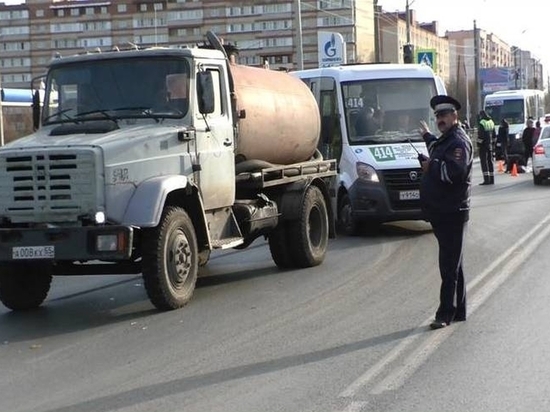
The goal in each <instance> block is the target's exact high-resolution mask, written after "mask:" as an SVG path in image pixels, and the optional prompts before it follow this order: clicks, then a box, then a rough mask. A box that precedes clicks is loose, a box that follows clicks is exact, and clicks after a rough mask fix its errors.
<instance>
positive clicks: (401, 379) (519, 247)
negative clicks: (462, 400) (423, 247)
mask: <svg viewBox="0 0 550 412" xmlns="http://www.w3.org/2000/svg"><path fill="white" fill-rule="evenodd" d="M549 222H550V215H548V216H546V217H545V218H544V219H543V220H542V221H540V222H539V223H538V224H537V225H536V226H535V227H533V228H532V229H531V230H530V231H529V232H528V233H527V234H525V235H524V236H523V237H522V238H521V239H519V240H518V241H517V242H516V243H515V244H514V245H513V246H512V247H510V248H509V249H508V250H507V251H506V252H505V253H503V254H502V255H501V256H500V257H499V258H498V259H496V260H495V261H494V262H493V263H492V264H491V265H489V266H488V267H487V268H486V269H485V270H484V271H483V272H482V273H481V274H480V275H478V276H477V277H476V278H474V279H472V281H471V282H469V283H468V284H467V290H468V291H470V290H471V289H473V288H474V287H475V286H477V285H478V284H479V283H480V282H481V281H483V280H484V279H485V278H487V277H488V276H489V275H490V274H492V273H494V276H493V277H492V278H491V279H490V280H489V281H488V282H487V283H486V284H485V285H483V286H482V287H481V288H480V289H479V290H478V291H476V292H475V293H474V294H473V296H471V297H470V296H469V297H468V299H469V303H468V313H469V315H471V314H473V313H474V312H475V311H476V310H477V308H479V307H480V306H481V305H482V304H483V302H485V301H486V300H487V299H488V298H489V297H490V296H491V295H492V294H493V293H494V292H495V291H496V290H497V289H498V287H499V286H500V285H502V284H503V283H504V282H505V281H506V280H507V279H508V278H509V277H510V276H511V275H512V274H513V273H514V272H515V270H516V269H517V268H518V267H519V266H520V265H521V264H523V263H524V262H525V261H526V260H527V258H528V257H529V256H530V255H531V254H532V253H534V252H535V251H536V249H537V247H538V246H539V245H540V244H541V243H542V242H543V241H544V240H545V239H546V238H547V237H548V236H549V234H550V225H548V223H549ZM497 268H498V269H499V270H498V272H497V270H496V269H497ZM431 321H432V318H429V319H427V320H426V321H424V322H423V323H422V324H421V325H419V327H417V328H416V329H414V330H413V331H411V333H410V335H409V336H407V337H406V338H404V339H403V340H402V341H401V343H400V344H398V345H397V346H396V347H395V348H393V349H392V350H391V351H390V352H389V353H388V354H387V355H386V356H384V357H383V358H381V359H380V360H379V361H378V362H377V363H376V364H374V365H373V366H372V367H371V368H369V369H368V370H367V371H365V373H364V374H363V375H361V376H360V377H359V378H358V379H356V380H355V381H354V382H353V383H352V384H351V385H349V386H348V387H347V388H346V389H345V390H344V391H342V392H341V393H340V394H339V395H338V396H339V397H340V398H351V397H354V396H355V395H356V394H357V392H358V391H359V390H362V389H363V388H365V387H367V386H368V385H371V384H372V385H373V387H372V388H371V389H370V390H369V393H370V394H373V395H375V394H380V393H383V392H385V391H388V390H395V389H397V388H399V387H401V386H403V385H404V384H405V382H406V380H407V379H408V378H409V377H410V376H411V375H412V374H413V373H414V372H415V371H416V370H417V369H418V368H419V367H420V366H421V365H422V364H423V363H424V362H426V360H427V359H428V358H429V356H430V355H431V354H432V353H433V352H435V351H436V350H437V349H438V347H439V346H440V345H441V344H442V343H443V342H445V340H446V339H447V338H448V337H449V336H451V334H452V333H453V331H454V330H455V327H454V326H453V325H451V326H450V327H448V328H445V329H442V330H438V331H434V332H433V333H430V334H429V335H426V334H425V333H418V332H419V331H425V329H426V327H427V326H428V325H429V323H430V322H431ZM421 338H422V339H423V342H422V343H421V344H420V345H419V346H418V347H417V348H416V349H414V350H413V351H412V352H411V354H410V355H409V356H407V357H406V358H405V359H404V360H403V361H402V362H400V363H399V365H397V366H396V367H394V368H393V369H390V371H389V373H388V374H387V375H386V376H385V378H383V379H382V380H380V381H379V382H376V381H375V379H376V378H377V377H378V376H379V375H381V374H382V372H383V371H384V370H386V369H387V368H388V366H389V365H390V364H391V363H392V362H394V361H395V360H396V359H397V358H399V357H400V356H402V355H404V354H405V352H406V351H410V350H411V347H412V345H413V344H414V343H415V342H416V341H417V340H419V339H421ZM358 403H360V402H351V403H350V407H351V405H353V404H358ZM362 406H365V403H364V402H363V405H362ZM359 410H361V409H359Z"/></svg>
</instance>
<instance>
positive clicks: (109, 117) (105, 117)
mask: <svg viewBox="0 0 550 412" xmlns="http://www.w3.org/2000/svg"><path fill="white" fill-rule="evenodd" d="M91 114H102V115H103V118H99V119H98V118H94V117H89V118H86V119H81V118H82V117H83V116H89V115H91ZM76 117H78V118H79V120H80V121H82V120H103V119H107V120H111V121H113V122H115V123H117V124H118V119H117V118H116V117H113V116H111V115H110V114H109V113H107V111H106V110H103V109H96V110H90V111H89V112H83V113H78V114H77V115H76Z"/></svg>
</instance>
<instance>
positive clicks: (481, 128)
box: [477, 110, 497, 185]
mask: <svg viewBox="0 0 550 412" xmlns="http://www.w3.org/2000/svg"><path fill="white" fill-rule="evenodd" d="M496 139H497V135H496V131H495V123H494V122H493V119H491V118H490V117H489V115H488V114H487V113H486V112H485V110H482V111H481V112H479V125H478V128H477V147H478V150H479V162H480V164H481V171H482V173H483V182H482V183H480V185H493V184H495V171H494V167H493V143H494V142H495V141H496Z"/></svg>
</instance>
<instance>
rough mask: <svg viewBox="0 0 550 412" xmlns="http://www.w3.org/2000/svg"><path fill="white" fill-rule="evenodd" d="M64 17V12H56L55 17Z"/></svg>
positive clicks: (61, 10)
mask: <svg viewBox="0 0 550 412" xmlns="http://www.w3.org/2000/svg"><path fill="white" fill-rule="evenodd" d="M63 16H65V10H63V9H59V10H57V17H63Z"/></svg>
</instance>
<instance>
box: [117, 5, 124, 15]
mask: <svg viewBox="0 0 550 412" xmlns="http://www.w3.org/2000/svg"><path fill="white" fill-rule="evenodd" d="M116 8H117V11H118V12H119V13H126V4H119V5H118V6H117V7H116Z"/></svg>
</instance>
